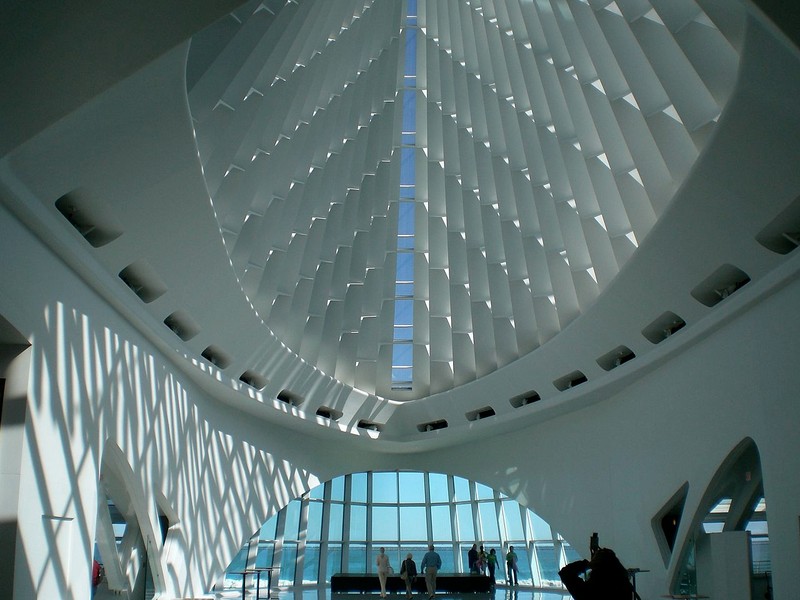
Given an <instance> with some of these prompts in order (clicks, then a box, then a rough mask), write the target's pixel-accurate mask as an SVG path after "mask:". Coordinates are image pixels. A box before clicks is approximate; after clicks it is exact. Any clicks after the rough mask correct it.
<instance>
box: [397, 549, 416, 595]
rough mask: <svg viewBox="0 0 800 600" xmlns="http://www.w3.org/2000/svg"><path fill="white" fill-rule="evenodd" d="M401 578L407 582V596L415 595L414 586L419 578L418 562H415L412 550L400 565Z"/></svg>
mask: <svg viewBox="0 0 800 600" xmlns="http://www.w3.org/2000/svg"><path fill="white" fill-rule="evenodd" d="M400 579H402V580H403V581H404V582H405V584H406V598H412V597H413V596H414V592H413V591H412V588H413V586H414V582H415V581H416V579H417V563H415V562H414V557H413V556H412V554H411V553H410V552H409V553H408V554H406V559H405V560H404V561H403V564H401V565H400Z"/></svg>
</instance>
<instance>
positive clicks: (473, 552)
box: [467, 544, 478, 573]
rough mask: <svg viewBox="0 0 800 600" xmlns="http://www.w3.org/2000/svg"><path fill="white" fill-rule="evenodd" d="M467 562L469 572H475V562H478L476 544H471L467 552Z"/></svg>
mask: <svg viewBox="0 0 800 600" xmlns="http://www.w3.org/2000/svg"><path fill="white" fill-rule="evenodd" d="M467 562H468V563H469V572H470V573H477V572H478V570H477V569H476V568H475V563H476V562H478V544H472V548H470V549H469V552H467Z"/></svg>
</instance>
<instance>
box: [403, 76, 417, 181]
mask: <svg viewBox="0 0 800 600" xmlns="http://www.w3.org/2000/svg"><path fill="white" fill-rule="evenodd" d="M416 130H417V93H416V92H415V91H414V90H405V91H404V92H403V131H405V132H406V133H410V132H412V131H416ZM403 183H406V182H403ZM408 183H414V181H413V179H412V181H409V182H408Z"/></svg>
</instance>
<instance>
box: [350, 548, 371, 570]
mask: <svg viewBox="0 0 800 600" xmlns="http://www.w3.org/2000/svg"><path fill="white" fill-rule="evenodd" d="M347 563H348V565H347V572H348V573H366V572H367V547H366V546H362V545H361V544H350V547H349V548H348V549H347Z"/></svg>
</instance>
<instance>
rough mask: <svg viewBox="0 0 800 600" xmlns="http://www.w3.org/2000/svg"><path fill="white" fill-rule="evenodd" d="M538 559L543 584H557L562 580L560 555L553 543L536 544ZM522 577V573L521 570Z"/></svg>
mask: <svg viewBox="0 0 800 600" xmlns="http://www.w3.org/2000/svg"><path fill="white" fill-rule="evenodd" d="M534 549H535V551H536V561H537V562H538V564H539V577H540V580H541V582H542V585H550V584H555V583H556V582H558V581H560V578H559V577H558V557H557V556H556V551H555V548H554V546H553V544H536V545H535V546H534ZM520 579H522V573H521V572H520Z"/></svg>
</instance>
